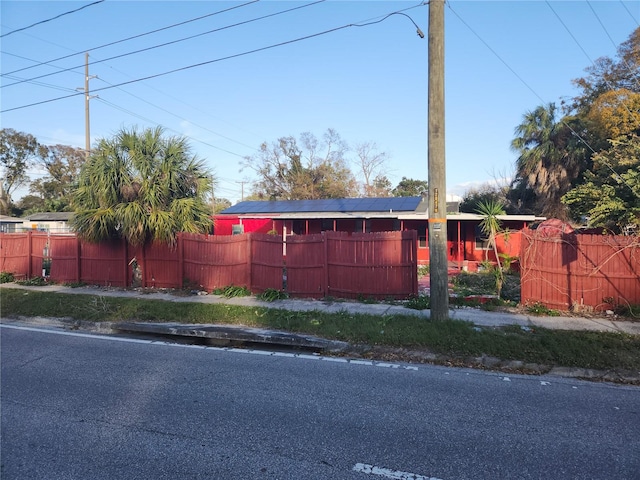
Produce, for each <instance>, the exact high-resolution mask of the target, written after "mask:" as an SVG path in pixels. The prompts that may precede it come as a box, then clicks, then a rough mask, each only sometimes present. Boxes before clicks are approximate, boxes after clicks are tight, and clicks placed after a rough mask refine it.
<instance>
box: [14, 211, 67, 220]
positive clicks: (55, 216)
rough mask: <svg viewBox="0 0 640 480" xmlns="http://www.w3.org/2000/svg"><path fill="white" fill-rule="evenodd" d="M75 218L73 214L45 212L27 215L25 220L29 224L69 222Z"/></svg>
mask: <svg viewBox="0 0 640 480" xmlns="http://www.w3.org/2000/svg"><path fill="white" fill-rule="evenodd" d="M73 216H74V213H73V212H43V213H34V214H32V215H27V216H26V217H25V220H27V221H29V222H68V221H69V220H71V219H72V218H73Z"/></svg>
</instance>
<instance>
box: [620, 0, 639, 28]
mask: <svg viewBox="0 0 640 480" xmlns="http://www.w3.org/2000/svg"><path fill="white" fill-rule="evenodd" d="M620 3H621V4H622V6H623V7H624V9H625V10H626V11H627V13H628V14H629V16H630V17H631V18H632V19H633V21H634V22H636V25H638V26H640V23H638V19H637V18H636V17H634V16H633V14H632V13H631V11H630V10H629V9H628V8H627V6H626V5H625V4H624V2H623V1H622V0H620Z"/></svg>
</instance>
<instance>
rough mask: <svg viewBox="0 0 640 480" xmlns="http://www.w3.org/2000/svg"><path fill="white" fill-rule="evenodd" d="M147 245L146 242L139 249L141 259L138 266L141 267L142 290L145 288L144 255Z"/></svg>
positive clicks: (145, 259) (145, 260)
mask: <svg viewBox="0 0 640 480" xmlns="http://www.w3.org/2000/svg"><path fill="white" fill-rule="evenodd" d="M147 244H148V242H144V243H143V244H142V248H141V249H140V254H141V255H142V259H141V260H140V265H142V267H141V268H142V278H141V279H140V280H141V285H140V286H141V287H142V288H146V287H147V254H146V250H147Z"/></svg>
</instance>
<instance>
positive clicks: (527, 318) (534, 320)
mask: <svg viewBox="0 0 640 480" xmlns="http://www.w3.org/2000/svg"><path fill="white" fill-rule="evenodd" d="M0 288H20V289H25V290H30V291H41V292H56V293H65V294H74V295H97V296H102V297H126V298H140V299H145V300H164V301H169V302H198V303H207V304H214V303H220V304H227V305H239V306H246V307H264V308H276V309H281V310H290V311H316V310H317V311H322V312H327V313H338V312H348V313H353V314H368V315H380V316H383V315H389V316H393V315H414V316H419V317H424V318H426V319H428V318H429V313H430V312H429V310H413V309H410V308H407V307H404V306H401V305H390V304H386V303H360V302H348V301H326V300H307V299H287V300H276V301H274V302H264V301H261V300H258V299H257V298H256V297H254V296H250V297H235V298H226V297H223V296H219V295H207V294H203V295H186V296H179V295H174V294H171V293H169V292H167V291H160V290H158V291H153V290H151V291H150V290H148V289H145V290H135V289H134V290H123V289H116V288H100V287H92V286H88V287H78V288H71V287H67V286H63V285H47V286H43V287H34V286H22V285H18V284H15V283H5V284H2V285H1V286H0ZM449 316H450V318H452V319H455V320H464V321H468V322H472V323H474V324H475V325H478V326H486V327H502V326H507V325H520V326H522V327H529V328H535V327H542V328H549V329H556V330H590V331H598V332H619V333H628V334H632V335H640V322H632V321H628V320H627V321H625V320H620V319H619V318H616V317H613V316H606V317H605V316H593V317H579V316H558V317H539V316H534V315H526V314H522V313H507V312H489V311H485V310H480V309H477V308H468V307H465V308H455V309H451V310H450V311H449ZM185 321H186V322H185V323H186V324H188V323H189V322H188V319H185Z"/></svg>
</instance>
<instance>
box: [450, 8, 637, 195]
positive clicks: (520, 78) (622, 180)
mask: <svg viewBox="0 0 640 480" xmlns="http://www.w3.org/2000/svg"><path fill="white" fill-rule="evenodd" d="M546 3H547V5H548V4H549V2H548V1H547V2H546ZM447 5H448V6H449V9H450V10H451V11H452V12H453V13H454V14H455V16H456V17H458V19H459V20H460V21H461V22H462V23H463V24H464V25H465V26H466V27H467V28H468V29H469V30H470V31H471V32H472V33H473V34H474V35H475V36H476V37H477V38H478V39H479V40H480V41H481V42H482V43H483V44H484V45H485V46H486V47H487V48H488V49H489V50H490V51H491V53H493V54H494V55H495V56H496V57H497V58H498V60H500V61H501V62H502V63H503V64H504V65H505V66H506V67H507V68H508V69H509V70H510V71H511V73H513V74H514V75H515V76H516V77H517V78H518V80H520V81H521V82H522V83H523V84H524V86H525V87H527V88H528V89H529V90H530V91H531V93H533V94H534V95H535V96H536V97H537V98H538V99H539V100H540V101H541V102H542V103H543V104H544V103H547V102H545V100H544V99H543V98H542V97H541V96H540V95H539V94H538V93H537V92H536V91H535V90H534V89H533V88H532V87H531V86H530V85H529V84H528V83H527V82H525V81H524V79H523V78H522V77H521V76H520V75H518V74H517V73H516V71H515V70H514V69H513V68H511V66H510V65H509V64H507V62H505V61H504V60H503V59H502V57H500V55H498V53H497V52H496V51H495V50H494V49H493V48H491V47H490V46H489V44H488V43H487V42H485V41H484V39H483V38H482V37H480V35H478V33H476V32H475V30H473V28H471V26H470V25H469V24H468V23H467V22H465V21H464V20H463V19H462V17H460V15H458V13H457V12H456V11H455V10H453V8H451V2H447ZM549 7H551V5H549ZM551 10H553V8H551ZM553 12H554V13H555V10H553ZM556 16H557V14H556ZM558 19H560V17H558ZM560 22H561V23H563V22H562V19H560ZM563 25H564V23H563ZM565 28H566V26H565ZM569 33H570V34H571V32H569ZM572 36H573V35H572ZM585 54H586V52H585ZM560 123H562V124H563V125H564V126H565V127H567V128H568V129H569V131H570V132H571V133H572V134H573V136H575V137H576V138H577V139H578V140H580V142H582V144H584V145H585V146H586V147H587V148H588V149H589V150H590V151H591V153H593V154H596V153H597V152H596V151H595V149H594V148H593V147H592V146H591V145H590V144H589V142H587V141H586V140H585V139H584V138H583V137H582V136H581V135H580V134H579V133H578V132H576V131H575V129H574V128H573V127H572V126H571V125H570V124H569V123H567V122H565V121H564V119H561V120H560ZM605 164H606V166H607V167H608V168H609V170H611V171H612V172H613V174H614V176H615V177H616V179H617V180H619V181H621V182H622V183H624V184H625V185H626V186H627V187H629V189H630V190H631V191H632V192H633V193H634V194H635V195H636V196H638V195H637V194H636V192H635V190H634V189H633V188H632V187H631V185H629V184H628V183H627V182H626V180H625V179H624V178H623V177H621V176H620V174H618V172H616V171H615V170H614V169H613V167H612V166H611V165H610V164H609V162H606V161H605Z"/></svg>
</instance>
